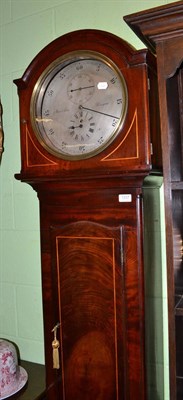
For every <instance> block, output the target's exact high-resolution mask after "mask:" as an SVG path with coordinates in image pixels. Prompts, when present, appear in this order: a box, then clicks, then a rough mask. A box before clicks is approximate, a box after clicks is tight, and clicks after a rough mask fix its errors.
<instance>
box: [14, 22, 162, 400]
mask: <svg viewBox="0 0 183 400" xmlns="http://www.w3.org/2000/svg"><path fill="white" fill-rule="evenodd" d="M81 50H85V51H86V50H87V51H94V52H98V53H100V54H102V55H104V56H105V57H108V59H110V60H111V61H112V62H113V63H115V64H116V66H117V67H118V69H119V70H120V71H121V73H122V74H123V77H124V79H125V82H126V87H127V92H128V108H127V113H126V118H125V121H124V123H123V125H122V127H121V128H120V131H119V133H118V135H117V136H116V137H115V139H114V141H113V142H112V143H110V144H109V146H108V147H106V148H105V149H104V150H103V151H102V152H100V153H98V154H96V155H94V156H93V157H90V158H87V159H83V160H73V161H72V160H65V159H62V158H60V157H56V155H54V154H51V153H50V152H49V151H47V149H46V148H45V147H44V146H42V145H41V142H40V141H39V140H38V139H37V136H36V133H35V132H34V129H33V126H32V124H31V115H30V104H31V97H32V93H33V90H34V87H35V85H36V83H37V81H38V79H39V77H40V76H41V74H42V73H43V72H44V71H45V70H46V68H47V67H48V66H49V65H50V64H51V63H52V62H53V61H54V60H56V59H58V57H60V56H63V55H65V54H67V53H70V52H72V51H74V52H76V51H78V52H79V51H81ZM15 83H16V85H17V86H18V94H19V100H20V141H21V159H22V168H21V172H20V174H17V175H16V178H17V179H19V180H21V181H23V182H27V183H28V184H30V185H31V186H32V187H33V189H34V190H35V191H36V192H37V195H38V198H39V203H40V234H41V266H42V288H43V313H44V338H45V365H46V398H47V400H82V399H83V398H84V399H85V400H86V399H87V400H94V399H98V400H104V399H105V400H145V399H146V389H145V386H146V385H145V357H144V353H145V347H144V289H143V235H142V230H143V201H142V185H143V180H144V178H145V176H147V175H148V174H149V173H150V171H151V169H152V166H154V167H156V168H157V167H160V166H161V147H160V142H159V118H158V107H157V81H156V60H155V58H154V56H153V55H151V56H150V54H149V52H148V51H147V50H140V51H136V50H135V49H134V48H133V47H131V46H130V45H129V44H128V43H126V42H125V41H124V40H122V39H120V38H118V37H116V36H114V35H112V34H110V33H107V32H103V31H98V30H81V31H76V32H71V33H68V34H66V35H63V36H62V37H60V38H58V39H56V40H55V41H53V42H52V43H50V44H49V45H48V46H47V47H46V48H44V49H43V50H42V51H41V52H40V53H39V54H38V55H37V56H36V57H35V59H34V60H33V61H32V63H31V64H30V65H29V67H28V68H27V70H26V71H25V73H24V75H23V77H22V78H21V79H18V80H16V81H15ZM151 144H152V145H151ZM152 147H153V151H154V155H153V156H152V155H151V148H152ZM58 322H59V323H60V327H59V328H58V332H57V334H58V336H57V338H58V340H59V343H60V347H59V359H60V366H59V368H58V369H54V368H53V359H52V341H53V332H52V329H53V328H54V326H55V325H56V324H57V323H58Z"/></svg>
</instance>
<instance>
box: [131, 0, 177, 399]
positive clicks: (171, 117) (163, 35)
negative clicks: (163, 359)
mask: <svg viewBox="0 0 183 400" xmlns="http://www.w3.org/2000/svg"><path fill="white" fill-rule="evenodd" d="M124 19H125V21H126V22H127V23H128V24H129V26H130V27H131V29H132V30H133V31H134V32H135V33H136V34H137V36H138V37H139V38H140V39H141V40H142V41H143V42H144V43H145V44H146V45H147V47H148V48H149V49H150V50H151V52H152V53H154V54H156V56H157V68H158V85H159V107H160V120H161V141H162V153H163V171H164V172H163V175H164V188H165V216H166V243H167V269H168V304H169V313H168V317H169V350H170V354H169V356H170V398H171V399H172V400H173V399H177V400H178V399H182V397H183V357H182V356H183V341H182V335H183V245H182V243H183V1H178V2H175V3H172V4H168V5H166V6H162V7H158V8H154V9H151V10H146V11H144V12H140V13H136V14H133V15H129V16H126V17H125V18H124Z"/></svg>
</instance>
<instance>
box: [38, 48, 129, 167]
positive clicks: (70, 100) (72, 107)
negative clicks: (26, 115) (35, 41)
mask: <svg viewBox="0 0 183 400" xmlns="http://www.w3.org/2000/svg"><path fill="white" fill-rule="evenodd" d="M127 103H128V98H127V88H126V84H125V80H124V78H123V76H122V74H121V72H120V71H119V69H118V68H117V66H116V65H115V64H114V63H113V62H112V61H111V60H109V59H108V58H107V57H105V56H103V55H101V54H99V53H96V52H91V51H79V52H77V53H76V52H72V53H69V54H66V55H65V56H64V57H61V58H59V59H57V60H56V61H55V62H54V63H52V64H51V65H50V66H49V67H48V68H47V69H46V70H45V71H44V73H43V74H42V75H41V77H40V79H39V80H38V82H37V84H36V85H35V88H34V91H33V94H32V99H31V123H32V125H33V128H34V131H35V133H36V135H37V138H38V140H39V141H40V142H41V144H42V145H43V147H45V148H46V150H47V151H48V152H50V153H52V154H54V155H55V156H57V157H60V158H63V159H71V160H77V159H82V158H89V157H93V156H95V155H96V154H98V153H99V152H101V151H102V150H103V149H104V148H106V147H107V146H108V145H109V144H110V143H111V142H112V141H113V140H114V138H115V137H116V136H117V134H118V132H119V130H120V129H121V127H122V125H123V122H124V119H125V116H126V111H127Z"/></svg>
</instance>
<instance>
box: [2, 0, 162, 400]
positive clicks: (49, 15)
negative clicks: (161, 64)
mask: <svg viewBox="0 0 183 400" xmlns="http://www.w3.org/2000/svg"><path fill="white" fill-rule="evenodd" d="M166 3H169V1H166V0H162V1H160V0H145V1H141V0H138V1H136V0H132V1H129V0H128V1H125V0H0V96H1V101H2V104H3V126H4V134H5V141H4V149H5V150H4V154H3V158H2V162H1V166H0V336H1V337H5V338H7V339H10V340H12V341H14V342H16V343H17V345H18V346H19V349H20V355H21V358H23V359H26V360H30V361H35V362H40V363H42V362H44V349H43V327H42V302H41V272H40V251H39V208H38V200H37V197H36V193H34V192H33V190H32V188H30V187H29V186H28V185H26V184H22V183H20V182H18V181H16V180H15V179H14V174H15V173H18V172H20V144H19V120H18V115H19V109H18V96H17V90H16V87H15V85H14V84H13V79H16V78H20V77H21V76H22V74H23V73H24V70H25V69H26V67H27V66H28V64H29V63H30V62H31V61H32V59H33V58H34V57H35V55H36V54H37V53H38V52H39V51H40V50H41V49H42V48H43V47H44V46H46V45H47V44H48V43H49V42H50V41H52V40H53V39H55V38H56V37H58V36H60V35H62V34H64V33H66V32H69V31H73V30H77V29H81V28H96V29H102V30H106V31H109V32H112V33H114V34H116V35H118V36H121V37H122V38H123V39H125V40H127V41H128V42H130V43H131V44H133V46H135V47H136V48H142V47H144V45H143V44H142V43H141V42H140V40H139V39H138V38H137V37H136V36H135V34H134V33H133V32H132V31H131V30H130V28H129V27H128V26H127V25H126V24H125V22H124V21H123V16H124V15H127V14H130V13H133V12H137V11H140V10H143V9H147V8H152V7H156V6H160V5H164V4H166ZM153 400H155V399H153Z"/></svg>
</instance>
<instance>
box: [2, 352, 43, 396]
mask: <svg viewBox="0 0 183 400" xmlns="http://www.w3.org/2000/svg"><path fill="white" fill-rule="evenodd" d="M20 365H21V366H22V367H23V368H25V370H26V371H27V373H28V381H27V383H26V385H25V386H24V388H22V389H21V390H20V391H19V392H18V393H16V394H15V395H13V396H11V397H10V399H11V400H45V399H46V397H45V389H46V384H45V366H44V365H41V364H37V363H33V362H29V361H23V360H22V361H21V362H20Z"/></svg>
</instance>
